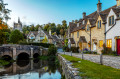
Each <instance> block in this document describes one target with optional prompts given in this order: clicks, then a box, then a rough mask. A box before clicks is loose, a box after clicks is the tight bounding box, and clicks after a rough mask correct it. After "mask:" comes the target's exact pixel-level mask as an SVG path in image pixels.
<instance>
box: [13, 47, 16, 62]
mask: <svg viewBox="0 0 120 79" xmlns="http://www.w3.org/2000/svg"><path fill="white" fill-rule="evenodd" d="M13 60H16V48H13Z"/></svg>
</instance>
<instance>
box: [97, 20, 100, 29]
mask: <svg viewBox="0 0 120 79" xmlns="http://www.w3.org/2000/svg"><path fill="white" fill-rule="evenodd" d="M97 24H98V25H97V27H98V29H100V28H101V20H99V21H98V23H97Z"/></svg>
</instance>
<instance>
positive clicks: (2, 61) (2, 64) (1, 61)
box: [0, 60, 9, 66]
mask: <svg viewBox="0 0 120 79" xmlns="http://www.w3.org/2000/svg"><path fill="white" fill-rule="evenodd" d="M8 64H9V62H7V61H5V60H0V66H4V65H8Z"/></svg>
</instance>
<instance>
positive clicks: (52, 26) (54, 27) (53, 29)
mask: <svg viewBox="0 0 120 79" xmlns="http://www.w3.org/2000/svg"><path fill="white" fill-rule="evenodd" d="M49 30H51V32H52V33H54V32H56V25H55V23H51V25H50V27H49V29H48V30H47V31H49Z"/></svg>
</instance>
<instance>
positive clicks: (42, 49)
mask: <svg viewBox="0 0 120 79" xmlns="http://www.w3.org/2000/svg"><path fill="white" fill-rule="evenodd" d="M42 50H43V49H42V48H41V49H40V53H41V54H40V55H41V56H42V55H43V54H42Z"/></svg>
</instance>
